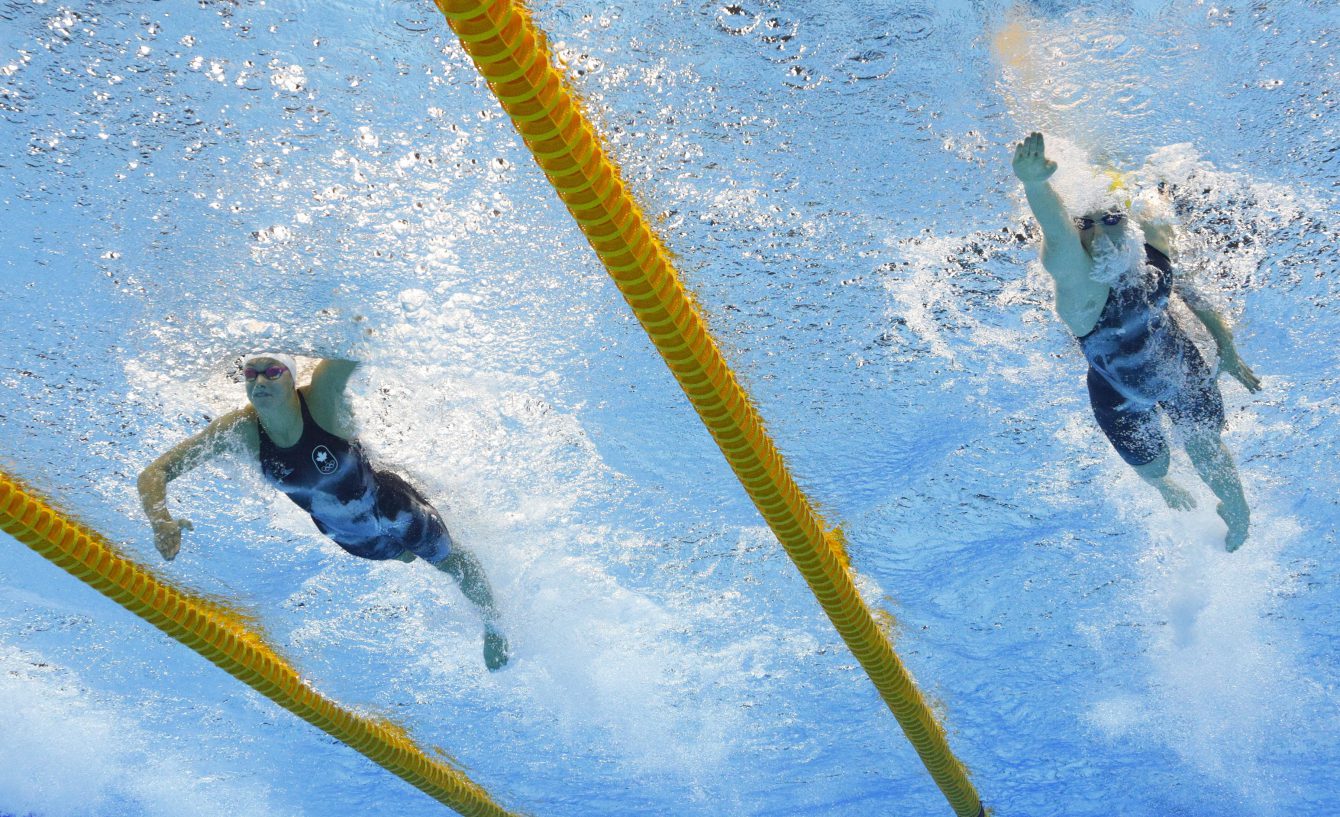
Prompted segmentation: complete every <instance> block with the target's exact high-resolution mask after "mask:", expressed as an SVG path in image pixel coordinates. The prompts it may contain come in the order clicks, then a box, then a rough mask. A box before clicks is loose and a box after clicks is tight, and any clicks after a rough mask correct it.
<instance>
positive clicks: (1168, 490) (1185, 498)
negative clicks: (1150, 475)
mask: <svg viewBox="0 0 1340 817" xmlns="http://www.w3.org/2000/svg"><path fill="white" fill-rule="evenodd" d="M1153 485H1154V487H1155V488H1158V489H1159V493H1161V494H1163V501H1164V502H1166V503H1168V507H1169V508H1172V509H1173V510H1174V511H1189V510H1191V509H1192V508H1194V507H1196V498H1195V497H1194V496H1192V495H1191V492H1190V491H1188V490H1187V489H1185V488H1183V487H1182V486H1181V485H1178V484H1177V483H1176V482H1173V481H1172V480H1170V479H1168V478H1167V477H1164V478H1163V479H1161V480H1159V481H1158V482H1155V483H1153Z"/></svg>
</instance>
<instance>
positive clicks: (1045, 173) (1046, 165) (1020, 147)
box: [1014, 131, 1056, 184]
mask: <svg viewBox="0 0 1340 817" xmlns="http://www.w3.org/2000/svg"><path fill="white" fill-rule="evenodd" d="M1055 172H1056V162H1053V161H1052V160H1050V159H1048V158H1047V147H1046V145H1045V144H1043V141H1042V134H1040V133H1038V132H1036V131H1034V132H1033V133H1030V134H1029V135H1028V138H1027V139H1025V140H1024V141H1022V142H1020V143H1019V144H1017V145H1015V146H1014V175H1016V176H1018V177H1019V181H1021V182H1023V183H1024V184H1029V183H1032V182H1045V181H1046V180H1047V179H1050V178H1051V175H1052V174H1053V173H1055Z"/></svg>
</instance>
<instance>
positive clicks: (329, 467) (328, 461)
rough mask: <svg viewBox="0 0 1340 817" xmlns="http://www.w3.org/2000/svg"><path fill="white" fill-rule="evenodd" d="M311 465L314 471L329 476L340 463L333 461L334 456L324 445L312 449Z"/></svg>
mask: <svg viewBox="0 0 1340 817" xmlns="http://www.w3.org/2000/svg"><path fill="white" fill-rule="evenodd" d="M312 464H313V465H315V466H316V470H318V471H320V472H321V473H323V474H330V473H333V472H334V471H335V469H336V468H339V467H340V463H339V461H338V460H336V459H335V455H334V454H333V453H332V452H331V450H330V449H329V448H326V447H325V446H324V445H318V446H317V447H316V448H313V449H312Z"/></svg>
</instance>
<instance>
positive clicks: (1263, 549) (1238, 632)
mask: <svg viewBox="0 0 1340 817" xmlns="http://www.w3.org/2000/svg"><path fill="white" fill-rule="evenodd" d="M1190 479H1194V477H1190ZM1119 482H1120V485H1121V487H1120V488H1118V489H1117V490H1115V491H1114V494H1115V495H1116V497H1117V498H1119V500H1120V501H1121V505H1122V508H1123V509H1124V511H1125V513H1124V516H1125V517H1126V518H1127V520H1128V522H1129V523H1130V524H1132V525H1138V526H1140V527H1141V528H1142V529H1143V530H1144V531H1145V532H1146V533H1147V535H1148V537H1149V538H1148V543H1147V545H1146V546H1145V548H1144V550H1143V551H1142V552H1141V553H1140V555H1139V560H1140V571H1139V574H1140V576H1141V581H1140V583H1139V584H1138V586H1135V587H1133V588H1132V589H1131V592H1130V594H1129V596H1128V597H1127V598H1126V599H1125V600H1124V603H1125V604H1126V605H1127V606H1128V611H1129V612H1128V615H1131V616H1133V617H1134V618H1135V620H1136V622H1138V626H1139V627H1140V632H1141V633H1143V634H1144V639H1143V640H1144V646H1145V649H1146V660H1147V662H1148V673H1147V675H1145V674H1137V675H1134V676H1133V677H1132V684H1131V686H1130V687H1128V688H1127V689H1125V690H1120V691H1113V692H1111V693H1109V694H1105V695H1103V696H1102V697H1101V698H1099V699H1098V700H1096V701H1093V702H1091V704H1090V707H1089V712H1088V715H1087V719H1088V721H1089V723H1090V725H1092V726H1093V727H1095V728H1096V729H1097V730H1098V731H1099V732H1101V733H1102V734H1105V735H1107V736H1109V737H1113V738H1115V737H1118V736H1124V737H1129V738H1136V739H1140V740H1148V741H1154V742H1157V743H1161V744H1163V745H1166V746H1167V747H1169V748H1170V749H1172V750H1174V751H1175V752H1177V754H1178V755H1179V756H1181V758H1182V759H1183V762H1185V763H1186V764H1188V765H1189V766H1192V767H1194V768H1196V769H1199V770H1200V771H1201V772H1202V773H1204V774H1207V775H1209V776H1210V777H1212V778H1213V779H1214V780H1215V781H1216V783H1217V784H1219V785H1221V786H1224V787H1226V788H1229V789H1236V790H1237V791H1238V792H1239V793H1240V795H1241V796H1243V797H1244V798H1247V799H1249V800H1252V801H1254V802H1256V804H1257V805H1258V807H1265V806H1266V805H1267V804H1269V803H1272V802H1276V803H1278V802H1285V801H1286V800H1287V796H1285V791H1284V789H1283V788H1282V787H1283V786H1287V785H1288V784H1289V782H1290V781H1287V780H1281V779H1279V778H1278V771H1277V769H1278V767H1277V766H1276V765H1275V763H1274V761H1273V760H1272V758H1271V754H1272V752H1273V751H1274V750H1275V747H1276V744H1277V742H1278V736H1279V735H1280V733H1281V732H1284V731H1287V730H1291V729H1296V728H1300V727H1303V728H1305V727H1304V725H1303V724H1302V723H1301V722H1300V719H1301V718H1302V716H1303V713H1304V712H1306V711H1309V710H1314V709H1315V707H1316V705H1317V701H1316V700H1315V699H1316V698H1317V695H1318V690H1317V689H1316V687H1315V684H1314V682H1312V681H1311V680H1310V679H1309V678H1308V677H1307V673H1306V671H1305V669H1304V668H1303V667H1300V666H1298V664H1297V661H1296V659H1295V657H1294V656H1295V655H1296V654H1297V643H1296V642H1297V641H1298V639H1299V637H1300V635H1301V634H1300V633H1298V632H1296V631H1294V630H1293V629H1292V628H1291V627H1290V626H1289V625H1288V623H1287V620H1285V619H1281V618H1279V617H1278V616H1277V615H1275V613H1276V609H1277V607H1278V605H1279V603H1280V599H1281V594H1282V593H1285V592H1287V591H1288V590H1289V579H1288V577H1287V575H1286V573H1285V571H1284V570H1283V569H1282V568H1281V566H1280V555H1281V553H1282V551H1283V550H1284V549H1285V548H1286V547H1288V546H1290V545H1291V544H1293V543H1294V542H1295V540H1296V538H1297V536H1298V534H1299V528H1298V526H1297V525H1296V524H1295V523H1294V522H1293V521H1291V520H1290V519H1288V518H1287V517H1279V516H1276V515H1275V513H1274V512H1273V511H1272V510H1271V509H1270V507H1269V506H1268V505H1258V506H1257V507H1256V508H1255V509H1254V515H1253V520H1252V521H1253V524H1252V533H1251V536H1250V538H1248V540H1247V542H1246V544H1245V545H1244V546H1243V547H1242V548H1241V549H1240V550H1238V551H1236V552H1234V553H1231V554H1230V553H1226V552H1225V551H1224V548H1223V540H1224V531H1225V527H1224V524H1223V522H1222V521H1221V520H1220V519H1219V517H1218V516H1217V515H1216V514H1215V513H1214V507H1215V502H1214V498H1213V496H1211V495H1209V493H1208V492H1207V491H1204V490H1196V491H1195V493H1196V494H1197V497H1198V500H1199V504H1198V507H1197V508H1196V509H1194V510H1193V511H1189V512H1174V511H1170V510H1167V509H1166V508H1163V507H1162V505H1161V503H1160V502H1159V501H1158V499H1157V496H1156V495H1155V494H1154V493H1153V491H1152V490H1151V489H1149V488H1147V486H1145V485H1144V484H1143V483H1141V482H1139V480H1137V479H1136V478H1134V477H1131V476H1126V475H1123V476H1122V477H1121V478H1120V480H1119ZM1188 485H1190V483H1188ZM1195 487H1196V488H1197V489H1199V486H1195ZM1249 495H1250V492H1249ZM1091 635H1093V636H1094V637H1095V638H1096V640H1097V642H1098V645H1099V646H1100V647H1101V642H1102V640H1103V639H1102V636H1101V635H1100V634H1098V633H1096V632H1091Z"/></svg>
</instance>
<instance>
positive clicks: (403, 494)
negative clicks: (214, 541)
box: [139, 352, 508, 670]
mask: <svg viewBox="0 0 1340 817" xmlns="http://www.w3.org/2000/svg"><path fill="white" fill-rule="evenodd" d="M357 365H358V364H357V363H355V362H354V361H351V360H335V359H330V360H323V361H321V363H320V364H319V365H318V366H317V367H316V370H315V371H314V372H313V373H312V377H311V380H310V382H308V384H307V385H306V386H299V385H298V384H297V380H296V376H297V370H296V369H295V366H294V361H293V358H292V357H290V356H288V355H286V354H282V353H278V352H256V353H254V354H251V355H249V356H247V357H246V358H244V359H243V368H242V374H243V379H244V380H245V382H246V390H247V400H248V401H249V402H250V405H248V406H245V407H243V408H240V409H237V410H236V411H232V412H229V413H227V414H225V415H223V416H222V417H219V418H218V419H216V420H214V421H213V422H212V423H210V424H209V425H208V426H206V427H205V429H204V430H203V431H201V432H200V433H199V434H196V435H195V436H193V437H191V438H190V439H188V440H185V441H183V442H181V443H179V444H178V445H176V446H174V447H173V448H172V449H171V450H169V451H168V452H167V453H166V454H163V455H162V456H161V457H159V458H158V459H157V460H155V461H154V462H153V463H152V464H151V465H149V467H147V468H145V469H144V471H143V472H142V473H141V474H140V477H139V492H140V499H141V501H142V502H143V505H144V512H145V514H146V515H148V517H149V521H150V522H151V523H152V525H153V530H154V544H155V545H156V546H157V547H158V551H159V552H160V553H161V554H162V555H163V558H165V559H174V558H176V556H177V552H178V550H179V549H180V548H181V535H182V531H183V530H189V529H190V528H191V523H190V522H189V521H188V520H185V519H173V518H172V515H171V514H170V513H168V506H167V485H168V482H169V481H171V480H173V479H176V478H177V477H179V476H181V475H182V474H184V473H186V472H187V471H189V470H191V469H192V468H194V467H196V466H198V465H200V464H201V463H203V462H205V461H207V460H209V459H211V458H213V457H216V456H218V455H219V454H222V453H224V452H226V451H230V450H237V449H241V450H246V451H249V452H250V453H251V454H252V456H254V457H256V458H257V459H259V461H260V466H261V473H262V474H263V475H264V477H265V479H266V481H267V482H269V483H270V484H271V485H274V486H275V487H276V488H278V489H279V490H280V491H282V492H283V493H284V494H285V495H286V496H288V498H289V499H291V500H293V502H294V503H295V504H297V505H298V507H300V508H302V509H303V510H304V511H306V512H307V513H308V514H309V515H310V516H311V517H312V521H313V522H314V523H315V524H316V527H317V530H319V531H321V533H323V534H325V535H326V536H327V537H329V538H330V539H331V540H333V541H334V542H335V543H336V544H338V545H339V546H340V547H342V548H344V549H345V550H346V551H348V552H349V553H352V554H353V555H355V556H359V557H362V558H364V559H399V560H400V561H403V562H412V561H414V560H415V559H416V558H419V559H423V560H424V561H425V562H428V563H429V564H431V565H432V566H433V567H435V568H437V569H438V570H441V571H442V572H444V573H446V574H448V575H449V576H451V578H452V579H453V580H455V582H456V583H457V585H459V586H460V588H461V592H462V593H463V594H464V595H465V597H466V598H467V599H469V600H470V601H471V602H473V603H474V604H475V606H476V607H478V608H479V611H480V614H481V616H482V617H483V619H484V664H485V666H487V667H488V668H489V669H490V670H496V669H499V668H500V667H502V666H503V665H505V664H506V663H507V661H508V644H507V639H506V638H505V637H504V636H503V634H502V631H501V629H500V628H499V624H498V610H497V607H496V606H495V605H494V602H493V592H492V590H491V589H490V588H489V581H488V578H487V577H486V576H485V575H484V569H483V567H482V566H481V565H480V564H479V560H478V559H477V558H475V556H474V554H472V553H471V552H470V551H469V550H466V549H465V548H464V547H462V546H461V545H460V544H459V543H457V542H454V541H452V538H451V536H450V535H449V534H448V533H447V528H446V525H445V524H444V523H443V522H442V517H441V516H440V515H438V513H437V511H436V510H435V509H434V508H433V506H432V505H430V504H429V503H428V500H426V499H424V498H423V496H422V495H421V494H420V493H419V492H418V491H417V490H415V489H414V487H413V486H412V485H410V484H409V483H408V482H406V481H405V480H404V479H402V478H401V477H400V476H398V475H396V474H394V473H392V472H390V471H383V470H378V469H375V468H373V466H372V463H371V462H370V461H369V460H368V458H367V456H366V455H365V454H364V452H363V449H362V446H360V445H359V443H358V440H357V439H356V438H355V436H354V428H353V422H352V417H351V414H350V412H349V407H348V402H347V400H346V398H345V392H344V389H345V384H346V383H348V381H349V377H350V375H352V374H353V372H354V369H355V367H356V366H357Z"/></svg>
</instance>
